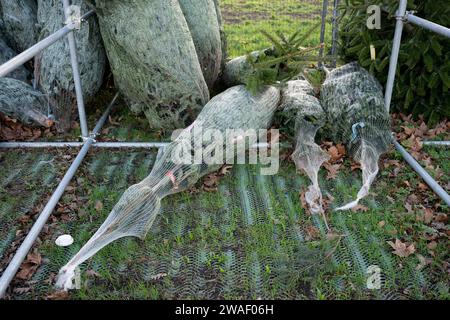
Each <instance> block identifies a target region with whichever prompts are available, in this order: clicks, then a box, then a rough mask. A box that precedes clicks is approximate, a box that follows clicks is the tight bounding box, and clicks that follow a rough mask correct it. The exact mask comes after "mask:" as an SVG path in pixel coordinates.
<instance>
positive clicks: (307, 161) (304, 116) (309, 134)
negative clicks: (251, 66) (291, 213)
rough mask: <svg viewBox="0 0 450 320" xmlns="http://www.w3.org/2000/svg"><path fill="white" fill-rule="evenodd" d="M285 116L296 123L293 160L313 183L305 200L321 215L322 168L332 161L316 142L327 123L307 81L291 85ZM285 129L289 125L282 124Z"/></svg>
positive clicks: (284, 102)
mask: <svg viewBox="0 0 450 320" xmlns="http://www.w3.org/2000/svg"><path fill="white" fill-rule="evenodd" d="M281 108H282V113H283V114H285V116H284V117H283V118H285V119H286V121H291V122H294V123H295V140H296V146H295V151H294V153H293V154H292V159H293V160H294V162H295V165H296V167H297V169H298V170H303V171H304V172H305V173H306V175H307V176H308V177H309V179H310V180H311V183H312V184H311V185H310V186H309V187H308V190H307V191H306V193H305V200H306V202H307V204H308V206H309V208H310V211H311V213H313V214H316V213H322V212H323V207H322V192H321V190H320V187H319V181H318V173H319V169H320V167H321V166H322V164H323V163H324V162H325V161H327V160H328V159H329V156H328V154H327V153H326V152H325V151H323V150H322V149H321V148H320V146H319V145H318V144H317V143H316V142H315V141H314V139H315V137H316V133H317V130H319V129H320V127H321V126H322V125H323V124H324V122H325V118H326V117H325V113H324V111H323V109H322V106H321V105H320V102H319V100H318V99H317V98H316V97H315V95H314V89H313V87H312V86H311V84H310V83H309V82H308V81H307V80H295V81H289V82H288V83H287V86H286V88H285V89H284V90H283V100H282V105H281ZM283 125H286V122H285V123H284V124H283Z"/></svg>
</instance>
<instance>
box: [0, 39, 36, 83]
mask: <svg viewBox="0 0 450 320" xmlns="http://www.w3.org/2000/svg"><path fill="white" fill-rule="evenodd" d="M16 55H17V53H16V52H15V51H14V50H13V49H11V48H10V47H8V45H7V44H6V42H5V41H3V39H2V38H0V65H1V64H3V63H5V62H6V61H8V60H10V59H12V58H14V57H15V56H16ZM29 75H30V72H29V71H28V70H27V68H25V67H24V66H20V67H18V68H17V69H15V70H14V71H12V72H10V73H9V74H8V77H11V78H14V79H18V80H20V81H28V77H29Z"/></svg>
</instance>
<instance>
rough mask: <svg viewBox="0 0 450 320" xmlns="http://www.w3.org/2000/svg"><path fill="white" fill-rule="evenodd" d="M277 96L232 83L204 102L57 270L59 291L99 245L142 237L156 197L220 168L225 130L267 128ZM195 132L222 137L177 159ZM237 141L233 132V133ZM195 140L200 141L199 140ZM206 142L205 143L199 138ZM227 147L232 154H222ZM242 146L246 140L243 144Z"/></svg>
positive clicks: (195, 136) (155, 207) (67, 286)
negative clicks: (195, 154)
mask: <svg viewBox="0 0 450 320" xmlns="http://www.w3.org/2000/svg"><path fill="white" fill-rule="evenodd" d="M279 100H280V92H279V90H278V89H277V88H275V87H265V88H263V89H262V90H261V91H260V92H259V93H258V94H256V95H252V94H251V93H250V92H249V91H248V90H247V89H246V88H245V87H244V86H236V87H233V88H230V89H228V90H226V91H225V92H223V93H221V94H219V95H217V96H215V97H214V98H213V99H211V101H209V102H208V103H207V104H206V105H205V107H204V108H203V110H202V111H201V113H200V114H199V115H198V118H197V119H196V121H194V123H192V124H191V125H190V126H189V127H187V128H185V129H184V130H183V131H182V132H181V133H180V134H179V135H178V137H177V138H176V139H175V140H174V141H173V142H171V143H170V144H169V145H168V146H167V147H166V148H165V149H164V153H163V154H162V156H160V157H159V158H158V159H157V161H156V162H155V165H154V167H153V169H152V172H151V173H150V174H149V176H148V177H147V178H145V179H144V180H143V181H141V182H140V183H138V184H135V185H133V186H131V187H130V188H128V190H126V191H125V193H124V194H123V195H122V197H121V199H120V200H119V202H118V203H117V204H116V205H115V206H114V208H113V209H112V211H111V213H110V214H109V216H108V218H107V219H106V220H105V222H104V223H103V224H102V225H101V226H100V228H99V229H98V230H97V232H96V233H95V234H94V235H93V236H92V238H91V239H90V240H89V241H88V242H87V243H86V244H85V245H84V246H83V247H82V248H81V249H80V251H79V252H78V253H77V254H76V255H75V256H74V257H73V258H72V259H71V260H70V261H69V262H68V263H67V264H66V265H65V266H64V267H62V268H61V270H60V272H59V276H58V279H57V284H56V285H57V286H58V287H60V288H64V289H66V290H67V289H71V288H73V278H74V275H75V268H77V267H78V266H79V265H80V264H81V263H83V262H84V261H86V260H87V259H89V258H90V257H92V256H93V255H94V254H95V253H97V252H98V251H99V250H100V249H101V248H103V247H104V246H106V245H108V244H109V243H111V242H113V241H115V240H117V239H119V238H122V237H129V236H133V237H139V238H141V239H144V238H145V236H146V234H147V232H148V231H149V229H150V227H151V226H152V224H153V221H154V220H155V217H156V215H157V214H158V213H159V210H160V207H161V200H162V199H163V198H165V197H167V196H169V195H171V194H174V193H177V192H181V191H183V190H186V189H187V188H189V187H190V186H192V185H194V184H195V182H196V181H198V179H199V178H200V177H202V176H204V175H205V174H207V173H209V172H212V171H215V170H217V169H219V168H220V167H221V165H222V164H223V160H225V161H226V163H229V162H230V160H232V159H234V158H231V157H234V149H235V145H234V143H233V142H230V141H233V140H235V139H223V137H227V135H226V132H227V130H228V129H241V130H244V131H246V130H250V129H252V130H255V131H256V130H259V129H264V128H268V127H269V126H270V123H271V121H272V117H273V114H274V112H275V110H276V108H277V106H278V103H279ZM200 130H202V131H203V130H204V131H203V132H206V131H207V130H215V132H216V133H218V135H219V136H220V138H222V140H221V142H217V141H219V140H220V139H217V140H215V138H213V137H211V139H206V138H205V139H204V140H203V139H202V140H203V145H202V147H203V148H202V149H201V151H202V152H203V160H202V161H201V163H197V162H194V161H189V159H188V161H186V162H185V161H184V160H182V161H180V160H177V159H185V157H187V158H189V156H191V151H192V150H194V148H196V146H197V143H198V141H199V140H198V139H199V138H200V139H201V138H203V137H199V136H198V134H197V132H199V131H200ZM235 138H237V140H238V139H239V138H238V136H237V137H235ZM202 140H200V141H202ZM205 140H206V141H205ZM223 145H225V148H232V150H233V152H229V150H228V149H226V150H228V152H223ZM246 147H247V148H248V143H247V144H246ZM236 149H237V150H238V151H237V153H238V156H239V154H241V155H242V153H245V148H239V147H238V148H236ZM218 150H222V153H221V154H222V157H221V158H219V159H217V160H218V161H217V162H216V161H211V162H209V161H206V160H205V155H206V154H208V153H209V154H211V155H212V154H213V153H214V155H213V156H212V158H214V157H216V156H217V155H218V154H219V151H218Z"/></svg>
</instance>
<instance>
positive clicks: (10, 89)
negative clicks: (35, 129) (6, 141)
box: [0, 78, 52, 127]
mask: <svg viewBox="0 0 450 320" xmlns="http://www.w3.org/2000/svg"><path fill="white" fill-rule="evenodd" d="M48 109H49V102H48V99H47V97H46V96H45V95H44V94H42V93H41V92H39V91H36V90H34V89H33V87H32V86H30V85H29V84H27V83H25V82H22V81H20V80H17V79H13V78H0V112H2V113H4V114H6V115H8V116H10V117H12V118H14V119H19V120H20V121H21V122H22V123H25V124H27V125H34V126H36V125H38V126H44V127H50V126H51V125H52V120H50V119H49V118H48V116H47V114H48Z"/></svg>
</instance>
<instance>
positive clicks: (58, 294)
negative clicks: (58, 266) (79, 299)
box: [45, 290, 69, 300]
mask: <svg viewBox="0 0 450 320" xmlns="http://www.w3.org/2000/svg"><path fill="white" fill-rule="evenodd" d="M68 298H69V292H67V291H64V290H60V291H55V292H53V293H51V294H49V295H48V296H46V297H45V299H47V300H66V299H68Z"/></svg>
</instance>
